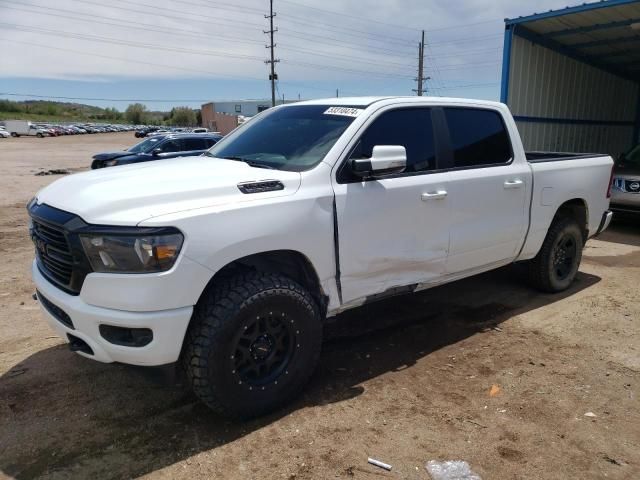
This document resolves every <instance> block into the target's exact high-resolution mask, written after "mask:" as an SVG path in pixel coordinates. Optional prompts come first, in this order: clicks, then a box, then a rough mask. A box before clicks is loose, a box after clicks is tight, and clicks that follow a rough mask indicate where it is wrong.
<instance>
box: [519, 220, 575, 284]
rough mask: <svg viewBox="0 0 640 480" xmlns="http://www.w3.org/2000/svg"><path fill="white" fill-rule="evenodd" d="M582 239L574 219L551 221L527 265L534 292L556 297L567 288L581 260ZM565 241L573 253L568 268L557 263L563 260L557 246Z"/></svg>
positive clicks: (566, 264) (565, 263)
mask: <svg viewBox="0 0 640 480" xmlns="http://www.w3.org/2000/svg"><path fill="white" fill-rule="evenodd" d="M583 238H584V237H583V235H582V231H581V230H580V226H579V225H578V223H577V222H576V220H574V219H573V218H566V217H565V218H559V219H556V220H554V221H553V223H552V224H551V227H549V231H548V232H547V236H546V237H545V239H544V242H543V244H542V247H541V248H540V251H539V252H538V255H536V257H535V258H533V259H532V260H530V261H529V262H528V264H527V267H528V274H529V275H528V276H529V282H530V283H531V284H532V285H533V286H534V287H535V288H537V289H539V290H542V291H543V292H547V293H558V292H562V291H564V290H566V289H567V288H569V287H570V286H571V284H572V283H573V281H574V279H575V277H576V274H577V273H578V268H579V267H580V261H581V260H582V248H583V246H584V240H583ZM565 241H567V242H568V243H569V244H572V243H573V244H574V247H575V251H574V253H573V257H572V259H571V262H570V264H569V263H568V262H564V263H562V262H560V263H562V264H561V265H558V260H559V259H562V258H563V257H562V248H561V247H562V246H561V245H560V244H561V242H565ZM565 250H566V249H565ZM563 270H564V271H563ZM560 272H562V275H561V274H560Z"/></svg>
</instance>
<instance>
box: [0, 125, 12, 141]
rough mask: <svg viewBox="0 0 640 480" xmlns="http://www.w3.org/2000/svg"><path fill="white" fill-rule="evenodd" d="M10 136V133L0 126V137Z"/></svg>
mask: <svg viewBox="0 0 640 480" xmlns="http://www.w3.org/2000/svg"><path fill="white" fill-rule="evenodd" d="M10 136H11V134H10V133H9V132H7V131H6V130H5V128H4V127H0V138H9V137H10Z"/></svg>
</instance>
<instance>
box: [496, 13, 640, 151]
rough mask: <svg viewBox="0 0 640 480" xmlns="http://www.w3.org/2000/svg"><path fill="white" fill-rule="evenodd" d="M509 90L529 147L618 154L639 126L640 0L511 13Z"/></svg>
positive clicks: (506, 59)
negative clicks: (515, 14) (522, 13)
mask: <svg viewBox="0 0 640 480" xmlns="http://www.w3.org/2000/svg"><path fill="white" fill-rule="evenodd" d="M505 24H506V29H505V37H504V53H503V69H502V93H501V100H502V101H503V102H505V103H507V104H508V105H509V107H510V109H511V111H512V113H513V114H514V116H515V119H516V122H517V124H518V128H519V130H520V132H521V135H522V138H523V142H524V146H525V149H527V150H553V151H573V152H598V153H608V154H610V155H613V156H617V155H619V154H620V153H622V152H624V151H626V150H628V149H629V148H630V147H631V146H632V145H633V144H634V143H636V142H637V141H638V132H639V128H640V103H639V102H640V1H638V0H608V1H601V2H595V3H588V4H583V5H579V6H576V7H567V8H565V9H562V10H558V11H549V12H545V13H540V14H534V15H530V16H527V17H520V18H516V19H507V20H505Z"/></svg>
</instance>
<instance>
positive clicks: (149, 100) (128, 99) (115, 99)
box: [0, 92, 210, 103]
mask: <svg viewBox="0 0 640 480" xmlns="http://www.w3.org/2000/svg"><path fill="white" fill-rule="evenodd" d="M0 95H6V96H12V97H33V98H53V99H56V100H88V101H94V102H98V101H99V102H155V103H180V102H184V103H199V102H208V101H210V99H205V100H202V99H193V98H190V99H175V100H167V99H161V98H96V97H61V96H56V95H36V94H35V93H8V92H0Z"/></svg>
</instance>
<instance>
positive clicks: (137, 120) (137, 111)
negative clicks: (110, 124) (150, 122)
mask: <svg viewBox="0 0 640 480" xmlns="http://www.w3.org/2000/svg"><path fill="white" fill-rule="evenodd" d="M124 116H125V118H126V119H127V121H128V122H129V123H133V124H134V125H139V124H141V123H145V119H146V116H147V107H145V106H144V105H142V104H141V103H132V104H130V105H129V106H128V107H127V109H126V110H125V112H124Z"/></svg>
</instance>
